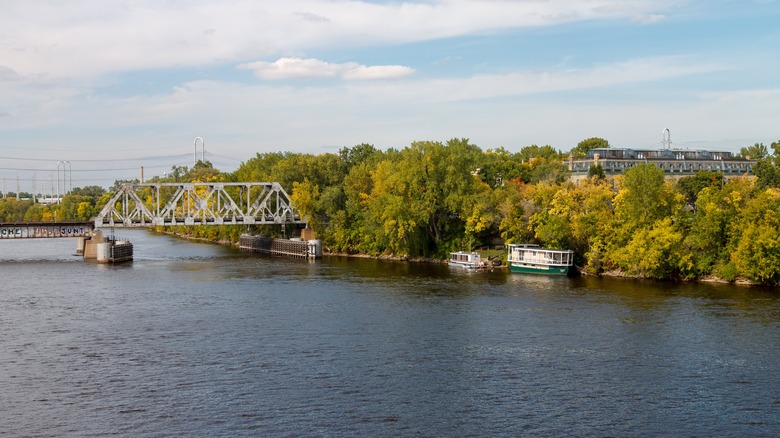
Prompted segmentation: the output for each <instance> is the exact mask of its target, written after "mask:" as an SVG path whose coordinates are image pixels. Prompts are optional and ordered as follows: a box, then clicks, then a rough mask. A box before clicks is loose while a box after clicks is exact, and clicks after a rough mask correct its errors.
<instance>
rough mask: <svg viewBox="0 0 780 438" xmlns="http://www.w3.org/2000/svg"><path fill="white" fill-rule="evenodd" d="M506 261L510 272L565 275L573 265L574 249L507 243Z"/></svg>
mask: <svg viewBox="0 0 780 438" xmlns="http://www.w3.org/2000/svg"><path fill="white" fill-rule="evenodd" d="M508 247H509V250H508V253H507V258H506V262H507V265H509V270H510V271H511V272H522V273H526V274H544V275H566V274H568V273H569V268H571V266H572V265H574V251H572V250H568V249H547V248H542V247H540V246H539V245H530V244H509V245H508Z"/></svg>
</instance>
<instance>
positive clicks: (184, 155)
mask: <svg viewBox="0 0 780 438" xmlns="http://www.w3.org/2000/svg"><path fill="white" fill-rule="evenodd" d="M189 156H190V155H189V154H178V155H158V156H150V157H135V158H110V159H109V158H105V159H72V158H68V161H70V162H79V163H103V162H112V161H144V160H162V159H172V158H184V157H189ZM0 160H17V161H48V162H52V161H55V160H54V159H52V158H19V157H0Z"/></svg>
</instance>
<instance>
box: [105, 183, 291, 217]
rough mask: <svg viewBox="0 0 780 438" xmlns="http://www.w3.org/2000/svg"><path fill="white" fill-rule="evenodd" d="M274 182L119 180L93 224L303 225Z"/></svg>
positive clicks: (287, 196)
mask: <svg viewBox="0 0 780 438" xmlns="http://www.w3.org/2000/svg"><path fill="white" fill-rule="evenodd" d="M305 223H306V221H305V220H304V219H303V218H301V217H300V216H299V215H298V214H296V212H295V208H294V207H293V205H292V202H291V201H290V196H289V195H288V194H287V192H285V191H284V189H283V188H282V186H281V185H280V184H279V183H276V182H252V183H248V182H234V183H228V182H223V183H216V182H214V183H146V184H143V183H142V184H135V183H125V184H122V185H121V187H120V188H119V190H117V192H116V193H115V194H114V196H113V197H112V198H111V200H110V201H108V203H107V204H106V205H105V207H103V209H102V210H101V212H100V214H99V215H98V216H97V217H96V218H95V226H96V227H150V226H171V225H254V224H259V225H263V224H305Z"/></svg>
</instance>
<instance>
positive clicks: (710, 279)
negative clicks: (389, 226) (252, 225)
mask: <svg viewBox="0 0 780 438" xmlns="http://www.w3.org/2000/svg"><path fill="white" fill-rule="evenodd" d="M167 228H171V227H167ZM154 232H156V233H161V234H166V235H169V236H174V237H176V238H179V239H186V240H193V241H198V242H204V243H213V244H217V245H224V246H231V247H234V248H238V241H230V240H224V239H222V240H216V241H215V240H211V239H208V238H204V237H194V236H192V235H189V234H187V233H181V232H178V231H176V230H166V229H163V228H162V227H158V229H155V230H154ZM476 251H477V252H480V253H482V251H480V250H476ZM323 255H324V256H327V257H347V258H361V259H373V260H388V261H394V262H408V263H430V264H439V265H441V264H447V259H432V258H422V257H417V258H410V257H401V256H395V255H389V254H383V255H369V254H347V253H334V252H330V251H328V252H324V253H323ZM507 268H508V266H507V264H506V260H505V259H502V264H501V265H500V266H494V267H492V269H507ZM574 268H575V270H576V272H575V274H574V275H575V276H579V275H586V276H593V277H610V278H625V279H630V280H656V281H659V280H675V279H657V278H648V277H640V276H632V275H628V274H627V273H626V272H624V271H621V270H613V271H606V272H600V273H598V274H593V273H587V272H585V271H584V270H583V268H582V267H581V266H576V265H575V266H574ZM682 281H693V282H701V283H718V284H735V285H739V286H760V285H762V284H761V283H758V282H755V281H750V280H747V279H744V278H736V279H735V280H733V281H729V280H726V279H725V278H720V277H716V276H714V275H708V276H704V277H701V278H695V279H686V280H682Z"/></svg>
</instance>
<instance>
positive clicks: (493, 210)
mask: <svg viewBox="0 0 780 438" xmlns="http://www.w3.org/2000/svg"><path fill="white" fill-rule="evenodd" d="M596 147H609V143H608V142H607V141H606V140H604V139H601V138H591V139H586V140H583V141H582V142H580V143H579V144H578V145H577V146H576V147H575V148H573V149H572V150H571V151H569V152H568V153H561V152H559V151H557V150H556V149H555V148H553V147H551V146H536V145H531V146H527V147H524V148H522V149H521V150H520V151H519V152H515V153H512V152H509V151H507V150H506V149H503V148H498V149H488V150H484V151H483V150H482V149H480V148H479V147H478V146H476V145H474V144H471V143H470V142H469V140H468V139H451V140H449V141H446V142H435V141H421V142H414V143H412V144H411V145H409V146H407V147H405V148H403V149H393V148H391V149H388V150H384V151H383V150H379V149H377V148H375V147H374V146H373V145H370V144H360V145H356V146H354V147H351V148H342V149H341V150H339V152H338V153H327V154H319V155H312V154H302V153H290V152H274V153H258V154H256V155H255V156H254V157H252V158H251V159H249V160H247V161H246V162H244V163H242V164H241V166H240V167H239V168H238V169H237V170H236V171H235V172H231V173H221V172H219V171H218V170H216V169H213V167H211V165H210V164H209V163H198V165H196V166H195V167H194V168H193V169H187V168H179V169H178V170H177V172H176V175H175V176H174V175H171V176H169V177H168V178H167V179H161V178H157V179H156V180H158V181H165V180H169V181H170V180H173V178H177V179H178V180H180V181H182V180H186V181H277V182H279V183H281V184H282V186H283V187H284V188H285V189H286V190H287V191H288V192H289V193H290V195H291V198H292V201H293V204H294V205H295V206H296V208H298V210H299V211H300V213H302V214H303V215H305V216H307V217H308V219H309V226H310V227H311V228H313V229H314V231H315V232H316V233H317V235H318V238H320V239H322V241H323V245H324V246H325V248H326V249H329V250H330V251H332V252H336V253H345V254H358V253H360V254H368V255H374V256H379V255H394V256H400V257H410V258H439V259H443V258H446V257H447V256H448V254H449V252H451V251H457V250H468V249H470V248H476V247H479V246H483V245H488V244H492V243H499V242H505V243H537V244H540V245H543V246H545V247H549V248H568V249H572V250H574V252H575V260H576V264H577V265H578V266H579V267H581V269H582V270H583V271H585V272H587V273H592V274H603V273H621V274H625V275H630V276H637V277H646V278H657V279H697V278H703V277H707V276H717V277H720V278H723V279H726V280H729V281H733V280H737V279H740V278H743V279H747V280H750V281H753V282H759V283H764V284H778V283H780V233H779V232H778V231H780V229H779V228H780V189H779V188H778V187H780V142H775V143H772V145H771V148H772V151H773V153H769V149H768V148H766V147H765V146H763V145H760V144H757V145H754V146H751V147H748V148H743V150H742V151H741V153H742V154H743V155H744V156H747V155H750V156H751V158H756V159H758V160H759V161H758V162H757V164H756V166H755V167H754V169H755V172H754V173H755V174H756V177H755V178H753V177H736V178H730V179H726V178H724V176H723V175H722V174H721V173H718V172H712V171H700V172H697V173H696V174H695V175H692V176H686V177H683V178H680V179H679V180H677V181H672V180H667V179H665V177H664V172H663V171H662V170H661V169H659V168H658V167H656V166H654V165H652V164H638V165H636V166H634V167H632V168H631V169H629V170H627V171H626V172H625V173H624V174H622V175H617V176H615V177H614V178H609V179H608V178H605V177H604V175H603V172H598V170H597V169H596V170H595V171H592V172H591V175H590V176H589V177H588V178H587V179H584V180H582V181H580V182H578V183H575V182H572V181H571V179H570V178H569V177H570V174H569V171H568V168H567V165H566V164H565V159H566V158H567V157H568V156H569V155H575V156H577V157H583V156H585V155H586V154H587V152H588V151H589V150H590V149H593V148H596ZM762 150H763V151H765V154H764V155H763V156H759V155H760V152H761V151H762ZM757 152H758V155H757V154H756V153H757ZM592 170H593V169H592ZM172 174H173V172H172ZM151 181H154V180H151ZM101 196H103V197H105V196H110V192H109V193H107V194H104V195H101ZM106 201H107V200H106ZM82 202H87V201H84V200H80V202H79V204H81V203H82ZM63 204H65V199H63ZM70 205H71V207H70V208H69V209H68V210H67V211H68V213H67V214H72V213H73V208H72V205H73V202H71V203H70ZM91 205H101V204H100V202H99V199H96V202H95V204H91ZM4 211H5V210H3V207H0V219H3V214H4V213H3V212H4ZM82 213H83V214H87V208H86V206H85V207H84V208H83V211H82ZM76 214H79V213H78V209H77V210H76ZM3 220H4V219H3ZM178 231H179V232H183V233H186V234H190V235H193V236H195V237H203V238H207V239H211V240H228V241H236V240H237V239H238V236H240V234H241V233H242V232H245V231H246V228H245V227H230V226H228V227H180V229H179V230H178ZM254 231H258V230H254ZM259 231H261V232H264V233H266V234H272V233H275V232H278V230H273V229H270V228H266V229H262V230H259Z"/></svg>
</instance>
